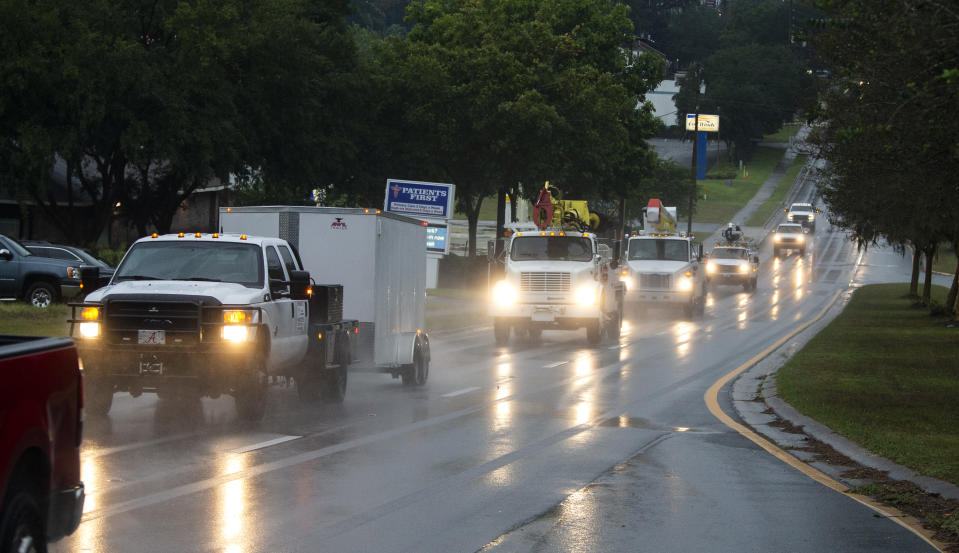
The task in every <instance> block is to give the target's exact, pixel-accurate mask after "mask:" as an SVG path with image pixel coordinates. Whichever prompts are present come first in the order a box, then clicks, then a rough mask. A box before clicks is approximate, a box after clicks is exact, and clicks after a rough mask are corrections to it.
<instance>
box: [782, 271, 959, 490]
mask: <svg viewBox="0 0 959 553" xmlns="http://www.w3.org/2000/svg"><path fill="white" fill-rule="evenodd" d="M908 288H909V286H908V284H878V285H872V286H865V287H863V288H860V289H859V290H857V291H856V292H855V294H854V295H853V297H852V300H851V301H850V302H849V305H848V306H847V307H846V309H845V310H844V311H843V313H842V314H840V315H839V316H838V317H837V318H836V319H835V320H834V321H833V322H832V323H830V325H829V327H828V328H826V329H825V330H824V331H823V332H820V333H819V334H818V335H817V336H816V337H815V338H813V339H812V340H810V342H809V343H808V344H807V345H806V347H805V348H803V349H802V351H800V352H799V353H797V354H796V356H795V357H793V358H792V359H791V360H790V361H789V362H787V363H786V364H785V365H784V366H783V367H782V368H781V369H780V370H779V372H778V374H777V377H776V380H777V383H778V386H779V393H780V395H781V397H782V398H783V399H784V400H786V401H788V402H789V403H790V404H792V405H793V406H794V407H796V409H798V410H799V411H801V412H802V413H804V414H806V415H808V416H810V417H812V418H814V419H816V420H817V421H819V422H821V423H823V424H825V425H826V426H828V427H830V428H831V429H833V430H835V431H836V432H838V433H839V434H841V435H843V436H846V437H847V438H849V439H851V440H853V441H854V442H856V443H858V444H860V445H862V446H863V447H865V448H866V449H868V450H869V451H872V452H873V453H876V454H877V455H880V456H882V457H886V458H888V459H892V460H893V461H895V462H897V463H900V464H902V465H905V466H907V467H910V468H912V469H913V470H915V471H917V472H918V473H919V474H922V475H926V476H932V477H934V478H939V479H942V480H945V481H948V482H951V483H953V484H959V410H957V409H956V408H955V400H956V398H957V397H959V362H957V359H959V328H956V327H953V328H950V327H949V326H947V322H948V318H947V317H933V316H930V315H929V310H928V309H927V308H919V307H916V306H915V304H914V302H913V300H911V299H908V298H906V297H905V296H906V294H907V292H908ZM946 292H947V290H946V289H945V288H942V287H936V288H935V290H934V293H933V297H934V298H936V299H938V300H939V301H940V303H941V302H942V301H943V300H944V298H945V294H946Z"/></svg>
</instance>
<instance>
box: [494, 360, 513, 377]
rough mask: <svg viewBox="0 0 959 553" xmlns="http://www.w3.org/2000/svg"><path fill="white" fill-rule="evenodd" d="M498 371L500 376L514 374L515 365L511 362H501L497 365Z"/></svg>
mask: <svg viewBox="0 0 959 553" xmlns="http://www.w3.org/2000/svg"><path fill="white" fill-rule="evenodd" d="M497 371H498V372H499V375H500V376H510V375H511V374H513V366H512V365H511V364H509V363H500V364H499V365H497Z"/></svg>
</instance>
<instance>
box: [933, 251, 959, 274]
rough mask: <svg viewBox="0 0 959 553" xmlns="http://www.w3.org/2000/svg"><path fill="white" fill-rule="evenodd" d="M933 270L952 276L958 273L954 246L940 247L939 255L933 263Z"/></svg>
mask: <svg viewBox="0 0 959 553" xmlns="http://www.w3.org/2000/svg"><path fill="white" fill-rule="evenodd" d="M932 270H933V271H939V272H940V273H948V274H950V275H951V274H953V273H955V272H956V252H955V251H953V249H952V244H949V243H944V244H940V245H939V253H938V255H936V259H935V260H934V261H933V263H932Z"/></svg>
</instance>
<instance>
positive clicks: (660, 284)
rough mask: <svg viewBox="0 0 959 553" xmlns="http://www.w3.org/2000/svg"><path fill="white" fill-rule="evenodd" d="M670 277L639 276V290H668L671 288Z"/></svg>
mask: <svg viewBox="0 0 959 553" xmlns="http://www.w3.org/2000/svg"><path fill="white" fill-rule="evenodd" d="M672 280H673V279H672V275H668V274H667V275H661V274H640V275H639V288H640V289H641V290H669V289H670V288H671V287H672Z"/></svg>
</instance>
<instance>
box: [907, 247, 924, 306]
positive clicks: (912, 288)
mask: <svg viewBox="0 0 959 553" xmlns="http://www.w3.org/2000/svg"><path fill="white" fill-rule="evenodd" d="M921 259H922V250H920V249H919V247H918V246H915V245H914V246H913V248H912V278H911V279H910V280H909V297H910V298H918V297H919V262H920V260H921Z"/></svg>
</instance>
